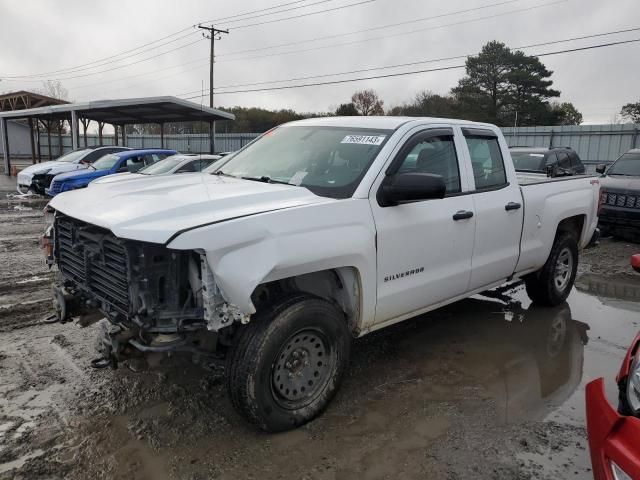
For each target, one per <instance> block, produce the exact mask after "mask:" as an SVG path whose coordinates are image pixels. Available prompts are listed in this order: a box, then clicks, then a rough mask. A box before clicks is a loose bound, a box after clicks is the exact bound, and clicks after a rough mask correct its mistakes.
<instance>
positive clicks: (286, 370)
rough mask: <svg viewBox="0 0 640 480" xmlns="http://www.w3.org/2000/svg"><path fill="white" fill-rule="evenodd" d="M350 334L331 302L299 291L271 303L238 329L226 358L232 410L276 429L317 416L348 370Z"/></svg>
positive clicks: (253, 421)
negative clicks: (233, 408)
mask: <svg viewBox="0 0 640 480" xmlns="http://www.w3.org/2000/svg"><path fill="white" fill-rule="evenodd" d="M350 349H351V334H350V332H349V330H348V328H347V322H346V319H345V317H344V315H343V313H342V312H341V311H340V310H338V309H337V308H336V307H335V306H334V305H333V304H331V303H330V302H328V301H326V300H324V299H321V298H317V297H313V296H310V295H306V294H297V295H294V296H291V297H289V298H287V299H285V300H281V301H278V302H275V303H274V304H273V305H272V306H271V307H267V308H266V311H265V312H264V313H262V314H258V315H257V316H256V318H254V319H252V320H251V323H249V324H248V325H246V326H244V327H242V329H241V330H240V332H239V333H238V338H237V339H236V341H235V342H234V346H233V347H232V349H231V351H230V352H229V355H228V357H227V388H228V390H229V395H230V397H231V401H232V403H233V405H234V407H235V408H236V410H237V411H238V412H239V413H240V414H241V415H243V416H244V417H245V418H246V419H247V420H248V421H249V422H251V423H254V424H256V425H258V426H259V427H260V428H261V429H263V430H266V431H270V432H277V431H282V430H288V429H290V428H294V427H297V426H299V425H302V424H304V423H306V422H308V421H309V420H311V419H313V418H314V417H316V416H317V415H318V414H320V413H321V412H322V411H323V410H324V409H325V407H326V406H327V405H328V404H329V402H330V400H331V399H332V398H333V396H334V395H335V393H336V391H337V389H338V387H339V385H340V382H341V380H342V377H343V376H344V372H345V370H346V366H347V362H348V359H349V353H350Z"/></svg>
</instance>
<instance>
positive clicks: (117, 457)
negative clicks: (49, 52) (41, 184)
mask: <svg viewBox="0 0 640 480" xmlns="http://www.w3.org/2000/svg"><path fill="white" fill-rule="evenodd" d="M42 206H43V203H42V201H37V200H31V201H16V200H11V201H6V200H5V201H2V202H0V262H1V265H2V273H1V277H0V372H1V375H0V479H2V480H4V479H9V478H16V479H58V478H69V479H86V478H93V479H105V478H116V479H125V478H126V479H194V480H195V479H208V478H220V479H244V478H246V479H258V478H259V479H272V478H273V479H289V478H295V479H350V478H358V479H378V478H389V479H395V478H421V479H423V478H438V479H440V478H442V479H479V478H483V479H484V478H490V479H530V478H541V479H542V478H544V479H558V478H569V479H588V478H591V471H590V461H589V455H588V449H587V441H586V431H585V425H584V386H585V384H586V383H587V382H588V381H590V380H591V379H594V378H596V377H599V376H605V378H606V380H607V393H608V395H609V396H610V398H611V399H612V400H613V399H615V397H616V387H615V385H614V380H613V378H614V376H615V373H616V371H617V369H618V367H619V364H620V362H621V360H622V358H623V355H624V353H625V350H626V348H627V346H628V344H629V343H630V341H631V340H632V336H633V335H634V334H635V333H636V332H637V331H638V330H639V329H640V325H639V321H640V303H638V302H640V276H637V277H634V276H633V275H632V273H631V272H630V271H629V267H628V259H629V256H630V254H632V253H636V251H640V246H638V245H629V244H627V243H624V242H617V241H614V240H610V239H606V240H604V241H603V242H602V243H601V245H600V247H599V248H597V249H594V250H591V251H589V252H585V254H584V255H583V257H582V261H581V264H580V277H579V279H578V282H577V285H576V288H575V290H574V291H573V292H572V293H571V295H570V297H569V299H568V302H567V303H566V304H564V305H562V306H560V307H558V308H553V309H543V308H537V307H534V306H531V305H530V302H529V300H528V299H527V296H526V294H525V293H524V291H523V287H522V286H521V285H518V284H515V285H513V286H511V287H509V288H506V289H502V290H500V291H494V292H491V293H490V294H488V295H486V296H478V297H475V298H473V299H469V300H466V301H463V302H459V303H457V304H455V305H452V306H450V307H447V308H444V309H442V310H439V311H437V312H434V313H432V314H429V315H424V316H421V317H418V318H416V319H414V320H411V321H408V322H405V323H403V324H401V325H398V326H395V327H392V328H389V329H385V330H383V331H380V332H378V333H375V334H372V335H370V336H367V337H365V338H362V339H359V340H357V341H356V342H355V346H354V350H353V356H352V359H351V365H350V369H349V374H348V376H347V378H346V380H345V382H344V384H343V386H342V388H341V390H340V392H339V393H338V395H337V397H336V398H335V400H334V402H333V403H332V404H331V405H330V406H329V408H328V409H327V411H326V412H325V413H324V414H323V415H322V416H321V417H319V418H318V419H317V420H315V421H313V422H311V423H310V424H308V425H306V426H304V427H302V428H299V429H297V430H295V431H291V432H287V433H282V434H277V435H269V434H265V433H262V432H259V431H256V430H255V429H254V428H252V427H251V426H250V425H247V424H246V423H245V422H244V421H243V420H242V418H240V417H239V416H238V415H237V414H236V413H235V412H234V410H233V409H232V407H231V405H230V403H229V401H228V399H227V398H226V395H225V391H224V385H223V377H224V371H223V369H222V368H221V367H220V366H218V365H215V364H211V365H207V364H199V365H195V364H193V362H192V361H191V360H192V359H190V358H185V357H179V356H177V357H172V358H156V359H153V360H155V361H154V362H152V363H153V364H154V365H155V366H154V367H153V368H146V369H143V370H142V371H138V372H137V373H136V372H134V371H132V369H131V368H126V366H122V367H121V368H119V369H117V370H112V369H105V370H94V369H92V368H91V367H90V366H89V361H90V360H91V359H92V358H94V357H95V353H94V347H93V343H94V339H95V336H96V331H97V328H98V327H97V326H95V325H94V326H91V327H88V328H84V329H82V328H80V327H78V326H77V325H75V324H73V323H70V324H65V325H60V324H48V323H46V322H44V319H45V318H46V316H47V315H48V314H49V313H50V312H49V308H50V282H51V280H52V276H53V274H52V273H51V272H50V271H49V270H48V268H47V267H46V266H45V265H44V264H43V263H44V262H43V261H42V254H41V251H40V250H39V247H38V241H37V240H38V235H39V234H40V233H41V231H42V228H43V219H42V214H41V210H42ZM131 367H135V365H132V366H131ZM137 370H139V369H137Z"/></svg>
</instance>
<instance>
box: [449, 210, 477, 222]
mask: <svg viewBox="0 0 640 480" xmlns="http://www.w3.org/2000/svg"><path fill="white" fill-rule="evenodd" d="M471 217H473V212H470V211H469V210H459V211H457V212H456V213H455V214H454V215H453V219H454V220H456V221H458V220H465V219H467V218H471Z"/></svg>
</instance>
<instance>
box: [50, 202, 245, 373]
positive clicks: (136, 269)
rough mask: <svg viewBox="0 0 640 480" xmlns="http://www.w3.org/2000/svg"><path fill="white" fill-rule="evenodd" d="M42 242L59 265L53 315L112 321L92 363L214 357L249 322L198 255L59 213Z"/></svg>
mask: <svg viewBox="0 0 640 480" xmlns="http://www.w3.org/2000/svg"><path fill="white" fill-rule="evenodd" d="M42 244H43V247H44V248H45V250H46V252H47V261H48V263H50V264H51V263H55V265H57V267H58V270H59V280H58V282H57V283H56V285H55V286H54V306H55V307H56V314H57V316H58V319H59V320H60V321H63V322H64V321H69V320H70V319H72V318H78V319H79V320H78V321H79V323H80V324H81V325H83V326H86V325H89V324H91V323H94V322H95V321H97V320H99V319H101V318H103V317H105V318H106V319H107V320H108V321H109V324H110V325H109V328H107V329H104V332H103V338H102V339H101V340H100V342H99V343H100V345H101V347H102V348H100V350H101V355H102V357H103V359H102V360H103V361H102V362H99V361H96V366H104V364H107V363H110V364H111V365H116V364H117V362H118V361H122V360H124V359H127V358H130V357H133V356H141V355H144V354H147V353H152V352H160V353H164V352H175V351H186V352H191V353H194V354H198V355H204V356H216V355H218V354H219V353H220V352H219V350H220V349H219V347H223V348H224V346H225V345H226V344H228V342H227V341H226V340H225V339H226V338H230V336H231V335H232V333H233V328H234V327H233V325H234V323H236V321H239V322H246V321H248V319H249V317H248V316H246V315H243V314H241V313H240V312H238V311H237V309H235V308H233V307H232V306H230V305H228V304H227V303H226V302H225V300H224V298H223V297H222V294H221V292H220V291H219V289H218V288H217V286H216V283H215V279H214V277H213V272H212V271H211V269H210V268H209V265H208V262H207V260H206V256H205V255H204V253H203V252H196V251H183V250H171V249H168V248H167V247H165V246H164V245H160V244H155V243H148V242H140V241H133V240H124V239H121V238H118V237H116V236H115V235H114V234H113V233H112V232H110V231H109V230H106V229H104V228H101V227H97V226H95V225H92V224H88V223H85V222H82V221H80V220H77V219H74V218H72V217H69V216H66V215H64V214H62V213H60V212H57V213H56V215H55V221H54V222H53V226H52V227H50V228H48V230H47V233H46V234H45V237H43V240H42ZM98 364H100V365H98Z"/></svg>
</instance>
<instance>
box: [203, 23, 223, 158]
mask: <svg viewBox="0 0 640 480" xmlns="http://www.w3.org/2000/svg"><path fill="white" fill-rule="evenodd" d="M198 28H199V29H201V30H205V31H206V32H208V33H204V32H203V33H202V36H203V37H204V38H208V39H209V40H210V41H211V53H210V57H209V107H211V108H213V64H214V63H215V61H216V60H215V58H216V57H215V44H216V40H220V39H221V38H222V34H223V33H225V34H228V33H229V30H222V29H219V28H215V27H214V26H213V25H211V26H210V27H205V26H202V25H198ZM209 135H210V146H209V150H210V153H214V152H215V150H216V123H215V122H213V121H211V122H209Z"/></svg>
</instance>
